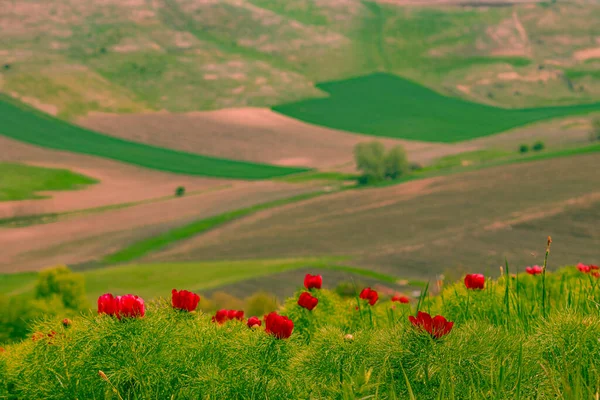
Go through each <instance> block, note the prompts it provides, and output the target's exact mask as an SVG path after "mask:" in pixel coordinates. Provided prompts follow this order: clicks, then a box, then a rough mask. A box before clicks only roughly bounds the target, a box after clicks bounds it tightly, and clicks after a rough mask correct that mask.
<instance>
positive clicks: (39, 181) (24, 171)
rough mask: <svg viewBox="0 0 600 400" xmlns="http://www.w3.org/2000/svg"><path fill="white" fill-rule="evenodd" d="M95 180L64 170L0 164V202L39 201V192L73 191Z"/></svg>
mask: <svg viewBox="0 0 600 400" xmlns="http://www.w3.org/2000/svg"><path fill="white" fill-rule="evenodd" d="M94 183H97V181H96V180H94V179H92V178H88V177H86V176H83V175H79V174H75V173H73V172H71V171H68V170H64V169H50V168H41V167H33V166H30V165H23V164H12V163H0V201H9V200H25V199H41V198H44V197H45V196H41V195H38V194H36V192H40V191H51V190H74V189H79V188H81V187H84V186H85V185H90V184H94Z"/></svg>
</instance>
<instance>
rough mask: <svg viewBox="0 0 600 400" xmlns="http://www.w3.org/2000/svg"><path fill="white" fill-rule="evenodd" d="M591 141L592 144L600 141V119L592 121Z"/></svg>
mask: <svg viewBox="0 0 600 400" xmlns="http://www.w3.org/2000/svg"><path fill="white" fill-rule="evenodd" d="M590 140H591V141H592V142H595V141H598V140H600V118H596V119H594V121H592V131H591V132H590Z"/></svg>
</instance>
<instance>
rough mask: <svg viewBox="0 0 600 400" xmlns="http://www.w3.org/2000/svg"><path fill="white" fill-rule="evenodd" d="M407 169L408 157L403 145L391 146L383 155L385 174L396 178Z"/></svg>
mask: <svg viewBox="0 0 600 400" xmlns="http://www.w3.org/2000/svg"><path fill="white" fill-rule="evenodd" d="M408 170H409V166H408V159H407V157H406V151H404V147H402V146H400V145H398V146H394V147H392V148H391V149H390V151H389V152H388V153H387V155H386V156H385V176H386V177H387V178H390V179H397V178H399V177H400V176H402V175H405V174H406V173H407V172H408Z"/></svg>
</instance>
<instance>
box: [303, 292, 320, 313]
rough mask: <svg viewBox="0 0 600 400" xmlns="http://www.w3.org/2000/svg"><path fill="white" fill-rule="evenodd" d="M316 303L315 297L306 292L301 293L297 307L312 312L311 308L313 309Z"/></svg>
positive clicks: (317, 300)
mask: <svg viewBox="0 0 600 400" xmlns="http://www.w3.org/2000/svg"><path fill="white" fill-rule="evenodd" d="M318 303H319V299H317V298H316V297H313V296H312V295H311V294H310V293H308V292H304V293H302V294H301V295H300V298H298V305H299V306H300V307H304V308H306V309H307V310H308V311H312V310H313V308H315V307H316V306H317V304H318Z"/></svg>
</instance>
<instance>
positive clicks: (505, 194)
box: [148, 154, 600, 277]
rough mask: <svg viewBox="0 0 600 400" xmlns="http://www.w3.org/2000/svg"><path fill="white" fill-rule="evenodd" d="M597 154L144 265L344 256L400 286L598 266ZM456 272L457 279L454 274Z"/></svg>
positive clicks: (262, 220)
mask: <svg viewBox="0 0 600 400" xmlns="http://www.w3.org/2000/svg"><path fill="white" fill-rule="evenodd" d="M599 163H600V155H599V154H590V155H584V156H577V157H567V158H558V159H552V160H544V161H538V162H532V163H521V164H515V165H508V166H501V167H494V168H488V169H484V170H480V171H474V172H469V173H463V174H457V175H450V176H444V177H439V178H435V179H431V180H424V181H418V182H409V183H405V184H401V185H397V186H391V187H386V188H379V189H368V190H355V191H349V192H343V193H338V194H333V195H330V196H325V197H321V198H316V199H313V200H310V201H307V202H303V203H299V204H295V205H290V206H286V207H282V208H280V209H274V210H269V211H267V212H265V213H260V214H257V215H255V216H253V217H251V218H248V219H242V220H239V221H237V222H234V223H232V224H229V225H226V226H224V227H222V228H220V229H217V230H214V231H212V232H209V233H207V234H205V235H201V236H198V237H196V238H194V239H191V240H189V241H187V242H184V243H181V244H179V245H175V246H173V247H172V248H170V249H166V250H165V251H163V252H161V253H157V254H155V255H153V256H149V257H148V261H150V260H152V261H154V260H156V261H159V260H160V261H167V260H168V261H176V260H209V259H210V260H216V259H220V260H226V259H248V258H268V257H297V256H309V255H310V256H330V255H337V256H351V257H352V262H353V263H356V264H357V265H360V266H361V267H367V268H372V269H374V270H379V271H382V272H388V273H392V274H397V275H398V276H406V277H426V276H431V275H432V274H434V273H449V272H448V271H454V273H460V272H462V271H465V270H468V271H473V272H475V271H481V272H487V273H492V274H498V273H499V268H498V267H499V266H500V265H502V264H503V263H504V258H505V257H507V258H508V261H509V263H510V265H512V268H519V269H522V268H524V267H525V266H526V265H532V264H539V263H541V262H542V261H543V252H544V249H545V244H546V236H548V235H551V236H552V237H553V239H554V244H553V251H552V254H551V256H550V267H552V266H558V265H565V264H572V263H577V262H579V261H582V262H588V263H598V262H600V259H598V258H597V257H598V254H597V246H598V243H600V230H599V229H598V220H600V189H599V188H600V174H598V170H597V166H598V165H599ZM457 271H458V272H457Z"/></svg>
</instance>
